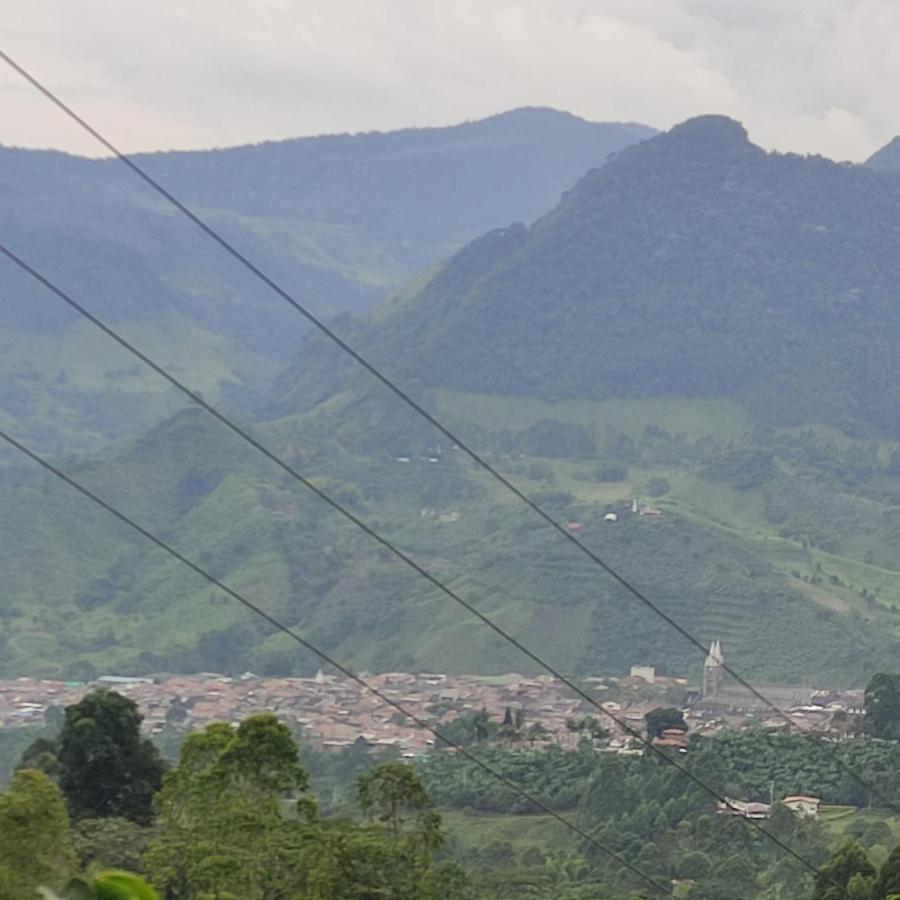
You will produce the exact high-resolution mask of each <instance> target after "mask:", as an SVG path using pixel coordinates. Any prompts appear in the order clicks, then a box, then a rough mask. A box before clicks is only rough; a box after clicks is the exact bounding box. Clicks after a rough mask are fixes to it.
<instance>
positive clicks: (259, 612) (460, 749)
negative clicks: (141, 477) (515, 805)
mask: <svg viewBox="0 0 900 900" xmlns="http://www.w3.org/2000/svg"><path fill="white" fill-rule="evenodd" d="M0 438H2V439H3V440H4V441H6V442H7V443H8V444H10V445H11V446H12V447H14V448H15V449H16V450H18V451H20V452H21V453H23V454H25V456H27V457H29V458H30V459H31V460H32V461H33V462H35V463H37V464H38V465H39V466H42V467H43V468H44V469H46V470H47V471H48V472H50V473H52V474H53V475H55V476H56V477H57V478H60V479H61V480H62V481H64V482H65V483H66V484H68V485H69V486H70V487H72V488H74V489H75V490H76V491H78V492H79V493H80V494H82V495H83V496H85V497H87V498H88V499H89V500H92V501H93V502H94V503H95V504H97V505H98V506H100V507H102V508H103V509H104V510H106V511H107V512H108V513H110V514H111V515H113V516H115V517H116V518H117V519H118V520H119V521H120V522H123V523H124V524H126V525H128V526H129V528H132V529H133V530H134V531H136V532H137V533H138V534H140V535H141V536H143V537H145V538H146V539H147V540H148V541H150V542H151V543H153V544H155V545H156V546H157V547H159V548H160V549H161V550H164V551H165V552H166V553H168V554H169V555H170V556H172V557H174V558H175V559H176V560H178V562H180V563H182V564H183V565H185V566H187V567H188V568H189V569H190V570H191V571H193V572H195V573H196V574H197V575H200V576H201V577H203V578H205V579H206V580H207V581H208V582H209V583H210V584H212V585H215V587H217V588H219V590H221V591H224V592H225V593H226V594H228V595H229V596H230V597H232V598H233V599H235V600H237V601H238V603H240V604H242V605H243V606H244V607H246V608H247V609H249V610H250V611H251V612H252V613H253V614H254V615H256V616H259V617H260V618H262V619H264V620H265V621H266V622H268V623H269V624H270V625H272V626H273V627H274V628H277V629H278V630H279V631H280V632H282V633H283V634H285V635H287V636H288V637H289V638H290V639H291V640H293V641H295V642H296V643H297V644H299V645H300V646H301V647H303V648H304V649H305V650H308V651H309V652H310V653H313V654H315V655H316V656H318V657H319V659H321V660H322V661H323V662H325V663H326V664H327V665H329V666H331V667H332V668H334V669H336V670H337V671H338V672H340V673H341V674H342V675H344V676H345V677H346V678H348V679H350V680H351V681H354V682H355V683H356V684H358V685H359V686H360V687H362V688H363V689H365V690H367V691H369V692H370V693H372V694H373V695H374V696H375V697H377V698H378V699H379V700H380V701H381V702H382V703H386V704H387V705H389V706H391V707H393V708H394V709H395V710H397V712H399V713H401V714H402V715H403V716H405V717H406V718H407V719H409V720H410V721H412V722H414V723H415V724H416V725H418V726H419V727H420V728H422V729H423V730H425V731H429V732H430V733H431V734H433V735H434V736H435V738H436V739H437V740H439V741H440V742H441V743H443V744H446V745H447V746H448V747H451V748H452V749H453V750H455V751H456V752H457V753H459V754H461V755H462V756H464V757H465V758H466V759H468V760H469V762H471V763H474V764H475V765H476V766H478V768H480V769H481V770H482V771H484V772H486V773H487V774H488V775H490V776H491V777H492V778H496V779H497V780H498V781H501V782H502V783H503V784H505V785H506V786H507V787H508V788H510V789H511V790H513V791H515V792H516V793H517V794H518V795H519V796H520V797H523V798H524V799H526V800H527V801H528V802H529V803H532V804H534V805H535V806H536V807H537V808H538V809H540V810H541V811H542V812H544V813H546V814H547V815H549V816H552V817H553V818H554V819H555V820H556V821H558V822H560V823H561V824H562V825H564V826H565V827H566V828H568V829H570V830H571V831H573V832H574V833H575V834H577V835H578V836H579V837H580V838H582V839H584V840H585V841H587V842H588V843H590V844H592V845H593V846H594V847H596V848H597V849H598V850H602V851H603V852H604V853H606V854H607V855H608V856H610V857H611V858H612V859H614V860H616V862H618V863H620V864H621V865H623V866H625V867H627V868H628V869H629V870H630V871H631V872H632V873H633V874H635V875H638V876H640V877H641V878H642V879H644V880H645V881H647V882H649V883H650V884H651V885H652V886H653V887H654V888H656V890H658V891H660V892H661V893H663V894H666V895H668V896H669V897H674V896H675V894H674V893H673V891H672V890H671V889H670V888H669V887H667V886H666V885H663V884H660V883H659V882H658V881H656V880H655V879H654V878H652V877H651V876H650V875H648V874H647V873H646V872H644V871H643V870H641V869H640V868H638V866H636V865H634V864H633V863H630V862H629V861H628V860H627V859H625V858H624V857H623V856H620V855H619V854H618V853H617V852H616V851H615V850H612V849H611V848H610V847H607V846H606V845H605V844H603V843H602V842H600V841H598V840H597V839H596V838H594V837H592V836H591V835H590V834H588V832H586V831H585V830H584V829H582V828H580V827H579V826H578V825H576V824H575V823H574V822H571V821H570V820H569V819H567V818H566V817H565V816H561V815H560V814H559V813H558V812H556V811H555V810H553V809H551V808H550V807H549V806H548V805H547V804H546V803H544V802H543V801H542V800H540V799H539V798H538V797H535V796H533V795H532V794H531V793H529V792H528V791H526V790H524V789H523V788H521V787H520V786H519V785H517V784H516V783H515V782H514V781H513V780H512V779H510V778H508V777H507V776H506V775H504V774H503V773H502V772H498V771H497V770H496V769H495V768H493V766H491V765H489V764H488V763H486V762H484V760H482V759H480V758H479V757H477V756H476V755H475V754H474V753H472V752H470V751H469V750H467V749H466V748H465V747H464V746H462V745H460V744H458V743H456V742H455V741H454V740H452V739H451V738H449V737H447V736H446V735H444V734H443V733H442V732H441V731H439V730H438V729H437V728H435V727H434V726H432V725H430V724H429V723H428V722H426V721H425V720H424V719H421V718H419V717H418V716H417V715H416V714H415V713H412V712H410V711H409V710H408V709H406V708H405V707H404V706H403V705H402V704H401V703H398V702H397V701H396V700H393V699H391V698H390V697H389V696H388V695H387V694H385V693H384V692H383V691H381V690H380V689H379V688H377V687H375V686H374V685H372V684H370V683H369V682H368V681H366V680H365V679H364V678H363V677H362V676H360V675H357V674H356V673H355V672H354V671H353V670H352V669H349V668H347V667H346V666H344V665H343V664H342V663H340V662H338V661H337V660H336V659H334V658H333V657H332V656H330V655H329V654H328V653H326V652H325V651H324V650H321V649H320V648H319V647H317V646H316V645H315V644H313V643H312V642H311V641H308V640H307V639H306V638H304V637H302V636H301V635H300V634H298V633H297V632H296V631H294V630H293V629H292V628H289V627H288V626H287V625H284V624H283V623H282V622H280V621H279V620H278V619H276V618H275V617H274V616H272V615H271V614H270V613H267V612H266V611H265V610H264V609H262V607H260V606H257V604H256V603H254V602H253V601H252V600H248V599H247V598H246V597H245V596H244V595H243V594H241V593H240V592H238V591H236V590H235V589H234V588H231V587H229V586H228V585H227V584H225V583H224V582H223V581H221V580H219V579H218V578H216V577H215V576H214V575H212V574H210V573H209V572H207V571H206V569H204V568H203V567H202V566H199V565H198V564H197V563H195V562H193V561H191V560H190V559H188V558H187V557H186V556H184V555H183V554H181V553H179V551H178V550H176V549H175V548H174V547H172V546H171V545H170V544H168V543H166V542H165V541H164V540H162V539H161V538H159V537H157V536H156V535H155V534H153V533H152V532H150V531H148V530H147V529H146V528H144V527H143V526H141V525H139V524H138V523H137V522H135V521H134V520H133V519H131V518H130V517H129V516H127V515H125V513H123V512H121V511H120V510H118V509H117V508H116V507H115V506H113V505H112V504H111V503H108V502H107V501H106V500H104V499H103V498H102V497H100V496H98V495H97V494H95V493H94V492H93V491H91V490H89V489H88V488H86V487H84V485H82V484H80V483H79V482H77V481H76V480H75V479H74V478H71V477H70V476H69V475H66V473H65V472H63V471H62V470H60V469H58V468H57V467H56V466H54V465H53V464H52V463H50V462H48V461H47V460H45V459H44V458H43V457H41V456H39V455H38V454H37V453H35V452H34V451H32V450H30V449H29V448H28V447H26V446H25V445H24V444H22V443H20V442H19V441H17V440H16V439H15V438H14V437H12V436H11V435H9V434H7V433H6V432H5V431H2V430H0Z"/></svg>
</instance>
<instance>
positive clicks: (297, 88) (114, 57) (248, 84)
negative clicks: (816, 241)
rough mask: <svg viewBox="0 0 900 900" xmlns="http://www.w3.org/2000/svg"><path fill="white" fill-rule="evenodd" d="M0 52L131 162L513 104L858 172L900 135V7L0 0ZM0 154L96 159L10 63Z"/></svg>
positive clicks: (812, 1) (626, 0)
mask: <svg viewBox="0 0 900 900" xmlns="http://www.w3.org/2000/svg"><path fill="white" fill-rule="evenodd" d="M0 22H3V25H2V26H0V46H2V48H3V49H4V51H5V52H6V53H8V54H9V55H10V56H12V57H13V58H14V59H16V61H17V62H19V63H20V64H22V65H23V66H25V67H26V68H28V69H29V70H30V71H31V72H32V73H33V74H34V75H35V76H36V77H38V78H39V79H40V80H43V81H45V83H47V85H48V86H49V87H51V88H52V89H53V90H54V91H57V92H58V93H59V94H60V96H61V97H62V98H63V99H64V100H65V101H66V102H68V103H70V104H71V105H73V106H74V107H76V109H77V110H78V111H79V112H80V113H81V114H82V115H83V116H84V117H85V118H87V119H88V120H89V121H90V122H91V123H92V124H94V125H95V126H97V127H98V128H99V129H100V130H101V131H104V132H105V133H107V136H108V137H109V138H110V139H111V140H112V141H113V142H114V143H116V144H118V145H119V146H120V148H121V149H123V150H125V151H126V152H133V151H137V150H164V149H174V148H177V149H187V148H205V147H216V146H219V147H221V146H229V145H234V144H243V143H253V142H258V141H262V140H270V139H280V138H287V137H298V136H303V135H311V134H322V133H333V132H358V131H372V130H380V131H387V130H390V129H394V128H401V127H408V126H426V125H445V124H453V123H456V122H461V121H465V120H467V119H478V118H483V117H485V116H489V115H492V114H494V113H497V112H501V111H503V110H507V109H512V108H514V107H519V106H552V107H555V108H557V109H564V110H568V111H570V112H573V113H576V114H577V115H580V116H583V117H584V118H586V119H591V120H594V121H632V122H642V123H645V124H648V125H653V126H655V127H657V128H668V127H670V126H672V125H674V124H676V123H678V122H680V121H683V120H684V119H687V118H689V117H691V116H694V115H699V114H702V113H722V114H725V115H729V116H732V117H733V118H736V119H739V120H740V121H742V122H743V123H744V125H745V126H746V127H747V129H748V131H749V132H750V137H751V139H752V140H753V141H754V142H755V143H757V144H760V145H762V146H763V147H766V148H767V149H777V150H782V151H793V152H798V153H821V154H823V155H825V156H830V157H832V158H835V159H842V160H843V159H849V160H863V159H865V158H866V157H868V156H869V155H870V154H871V153H872V152H874V151H875V150H876V149H878V148H879V147H880V146H882V145H884V144H885V143H887V142H888V141H889V140H890V139H891V138H892V137H894V136H895V135H897V134H898V133H900V90H898V89H897V85H900V40H898V35H900V2H898V0H241V2H237V0H154V2H152V3H147V2H146V0H140V2H138V0H0ZM0 69H2V70H3V71H0V143H2V144H6V145H15V146H25V147H54V148H58V149H62V150H67V151H69V152H72V153H83V154H90V155H101V154H102V150H100V149H99V148H98V147H97V146H96V145H95V144H93V143H92V142H91V140H90V139H89V138H87V137H86V136H85V135H83V134H81V133H79V132H78V130H77V128H76V127H75V126H74V125H73V124H71V123H69V122H67V121H66V120H65V119H64V117H63V116H62V115H61V113H59V111H58V110H56V109H54V108H53V107H52V106H51V105H50V104H49V103H48V102H47V101H46V100H45V99H43V98H41V97H40V96H39V95H38V94H37V93H36V92H35V91H34V89H33V88H31V87H29V86H28V85H27V84H25V83H24V82H23V81H22V80H21V78H20V77H19V76H17V75H15V74H14V73H13V72H12V71H11V70H8V69H7V68H6V67H5V65H3V64H2V63H0Z"/></svg>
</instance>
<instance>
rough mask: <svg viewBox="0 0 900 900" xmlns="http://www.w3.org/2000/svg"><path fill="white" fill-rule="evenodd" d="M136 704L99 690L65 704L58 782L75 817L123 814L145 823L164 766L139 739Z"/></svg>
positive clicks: (139, 726) (151, 815)
mask: <svg viewBox="0 0 900 900" xmlns="http://www.w3.org/2000/svg"><path fill="white" fill-rule="evenodd" d="M142 720H143V717H142V716H141V714H140V712H138V708H137V704H136V703H135V702H134V701H133V700H131V699H129V698H128V697H123V696H122V695H121V694H117V693H116V692H115V691H95V692H93V693H91V694H88V695H87V696H86V697H84V698H83V699H82V700H81V701H80V702H79V703H76V704H74V705H73V706H68V707H66V717H65V722H64V724H63V729H62V732H61V733H60V736H59V750H58V753H57V758H58V760H59V785H60V787H61V788H62V790H63V793H64V794H65V795H66V798H67V800H68V801H69V809H70V811H71V813H72V815H73V816H76V817H82V816H100V817H103V816H121V817H122V818H125V819H131V820H132V821H133V822H138V823H140V824H147V823H149V822H150V821H151V819H152V817H153V795H154V794H155V793H156V791H158V790H159V788H160V785H161V783H162V775H163V771H164V770H165V764H164V762H163V760H162V759H161V757H160V755H159V752H158V751H157V749H156V747H154V746H153V744H152V743H151V742H150V741H149V740H144V739H143V738H142V737H141V731H140V728H141V721H142Z"/></svg>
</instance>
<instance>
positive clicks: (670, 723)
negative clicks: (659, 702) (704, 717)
mask: <svg viewBox="0 0 900 900" xmlns="http://www.w3.org/2000/svg"><path fill="white" fill-rule="evenodd" d="M644 721H645V722H646V723H647V738H648V740H652V739H653V738H656V737H659V736H660V735H661V734H662V733H663V732H664V731H665V730H666V729H667V728H681V729H683V730H684V731H687V723H686V722H685V721H684V714H683V713H682V712H681V710H680V709H675V708H674V707H668V708H665V709H664V708H659V709H652V710H650V712H648V713H647V715H645V716H644Z"/></svg>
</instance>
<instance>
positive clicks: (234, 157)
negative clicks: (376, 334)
mask: <svg viewBox="0 0 900 900" xmlns="http://www.w3.org/2000/svg"><path fill="white" fill-rule="evenodd" d="M652 133H653V130H652V129H649V128H646V127H644V126H640V125H619V124H598V123H592V122H587V121H585V120H583V119H580V118H578V117H576V116H573V115H570V114H567V113H562V112H557V111H555V110H550V109H520V110H514V111H512V112H508V113H504V114H502V115H498V116H494V117H493V118H490V119H486V120H484V121H481V122H471V123H466V124H463V125H458V126H453V127H448V128H431V129H408V130H405V131H399V132H391V133H386V134H375V133H373V134H359V135H335V136H326V137H317V138H303V139H297V140H288V141H279V142H273V143H266V144H260V145H255V146H247V147H236V148H231V149H223V150H210V151H202V152H196V153H184V152H177V153H156V154H149V155H138V156H136V157H135V161H136V162H137V163H138V164H139V165H140V166H142V167H143V168H144V169H145V170H146V171H147V172H148V173H149V174H151V175H152V176H154V177H155V178H157V179H159V180H160V181H161V182H162V183H163V184H164V185H166V186H167V187H169V188H171V189H172V190H173V191H174V192H175V193H176V194H177V195H179V196H180V197H181V198H182V199H183V200H184V201H185V202H187V203H189V204H190V205H191V206H193V207H194V208H195V209H196V210H197V211H198V212H199V213H200V214H201V215H202V216H203V217H204V218H205V219H206V220H207V221H209V222H210V223H211V224H212V225H213V226H214V227H215V228H217V229H219V230H220V231H221V233H222V234H224V235H225V236H226V237H227V238H228V239H229V240H230V241H232V242H233V243H234V244H235V245H236V246H237V247H238V248H239V249H240V250H242V251H243V252H245V253H246V254H248V255H249V256H251V257H252V258H254V259H255V260H256V261H257V262H258V263H259V264H260V265H261V266H262V268H264V269H265V270H266V271H267V272H268V273H269V274H270V275H271V276H272V277H273V278H275V279H276V280H277V281H278V282H279V283H280V284H282V285H283V286H284V287H285V288H286V289H288V290H289V291H291V292H293V293H295V294H296V295H297V296H298V297H299V298H301V299H302V301H303V302H304V303H306V304H307V305H308V306H309V307H310V308H311V309H312V310H313V311H314V312H315V313H316V314H318V315H320V316H324V317H329V316H332V315H335V314H336V313H339V312H361V311H365V310H368V309H370V308H372V307H373V306H374V305H375V304H377V303H378V302H379V301H381V300H383V299H384V298H385V297H387V296H388V295H389V294H390V293H392V292H393V291H395V290H396V289H397V288H398V287H399V286H400V285H402V284H404V283H406V282H407V281H408V280H409V279H410V278H412V277H414V276H415V275H417V274H418V273H419V272H421V271H424V270H427V269H428V267H430V266H432V265H435V264H437V263H439V262H440V261H441V260H442V259H443V258H444V257H445V256H446V255H447V254H448V253H451V252H452V251H453V250H455V249H457V248H458V247H460V246H462V245H463V244H464V243H466V242H467V241H468V240H470V239H472V238H473V237H475V236H477V235H478V234H480V233H481V232H482V231H484V230H485V229H488V228H491V227H495V226H498V225H504V224H506V223H507V222H509V221H511V220H522V221H530V220H531V219H533V218H535V217H537V216H538V215H540V214H541V213H543V212H544V210H545V209H546V208H547V207H548V206H549V205H551V204H552V203H553V202H555V200H556V198H557V197H558V195H559V194H560V192H561V191H562V190H563V189H564V188H565V187H567V186H568V185H569V184H571V182H572V181H574V180H575V179H576V178H577V177H578V176H579V175H580V174H582V173H583V172H584V171H585V170H586V169H587V168H589V167H591V166H595V165H601V164H602V163H603V162H604V161H605V159H606V157H607V156H609V155H610V154H613V153H615V152H617V151H618V150H621V149H622V148H623V147H625V146H626V145H628V144H630V143H633V142H634V141H637V140H640V139H641V138H644V137H647V136H648V135H650V134H652ZM0 198H2V202H3V206H4V224H3V228H2V240H3V241H4V243H5V244H6V245H7V246H9V248H10V249H11V250H13V251H14V252H17V253H20V254H21V255H22V256H23V257H25V258H26V260H27V261H28V262H30V263H32V264H34V265H35V266H37V267H38V268H39V269H41V271H42V272H43V273H44V274H45V275H46V276H47V277H49V278H50V279H51V280H53V281H55V282H56V283H58V284H59V286H61V287H62V288H63V289H64V290H67V291H69V292H70V293H71V294H73V295H74V296H75V298H76V299H78V300H80V301H81V302H83V303H84V304H85V305H86V306H88V307H89V308H90V309H92V310H93V311H95V312H97V313H98V314H101V315H103V316H106V317H108V318H109V319H110V320H111V321H113V322H115V324H116V325H117V326H118V327H120V328H121V329H122V330H123V332H125V333H126V335H128V336H131V337H134V338H140V340H141V341H142V342H143V343H144V345H145V346H147V347H152V348H153V349H154V350H155V352H156V353H157V354H158V355H160V356H161V357H162V359H163V360H164V361H165V362H166V364H167V365H170V366H172V367H173V368H175V369H176V370H177V371H180V372H182V373H183V374H188V373H190V374H191V377H192V379H193V386H195V387H196V388H197V389H200V390H202V391H203V393H204V394H205V395H207V396H211V397H220V396H221V397H222V398H227V399H228V400H229V401H230V402H233V403H235V404H236V405H237V406H238V407H240V408H242V409H252V408H253V406H254V405H255V404H257V403H258V402H259V393H260V392H261V391H264V390H265V387H266V385H267V384H268V383H269V382H270V380H271V378H272V377H273V376H274V375H275V374H276V373H277V372H278V371H279V370H280V368H281V367H282V365H283V364H284V363H285V362H286V361H287V360H288V359H289V358H290V354H291V353H292V352H293V351H295V350H296V346H297V341H298V336H299V334H300V332H301V331H302V328H300V327H298V326H299V324H300V323H299V320H297V319H295V318H293V317H292V316H291V315H290V314H289V313H288V312H287V311H286V307H284V306H283V304H282V303H281V301H280V300H278V299H277V298H275V297H274V296H273V295H272V294H271V293H270V292H268V291H267V290H266V289H263V288H261V286H260V285H259V283H258V282H257V281H255V280H254V279H253V278H251V277H249V276H248V274H247V272H246V271H245V270H244V269H242V268H241V267H240V266H239V265H238V264H237V263H236V262H235V261H234V260H231V259H229V258H228V257H227V256H223V254H222V252H221V250H220V248H218V247H216V246H215V244H213V243H212V242H211V241H210V240H209V239H208V238H206V237H205V236H204V235H202V234H201V233H200V232H199V231H197V229H196V228H195V227H194V226H193V225H192V224H191V223H189V222H187V221H186V220H185V219H183V218H182V217H181V216H180V215H178V214H176V213H175V212H174V210H173V209H172V208H171V207H168V206H167V205H166V204H165V202H164V201H162V200H161V199H160V197H159V196H158V195H156V194H154V193H153V192H152V191H151V190H150V189H149V188H148V187H147V185H145V184H143V183H142V182H141V181H140V179H137V178H135V177H134V175H133V174H132V173H131V172H129V171H128V170H127V169H126V168H125V167H124V166H122V165H121V163H119V162H118V161H116V160H109V159H107V160H90V159H82V158H77V157H72V156H67V155H65V154H62V153H57V152H38V151H31V150H19V149H14V148H0ZM4 266H5V268H6V269H7V274H6V275H5V276H4V286H5V289H4V292H3V293H4V304H5V310H6V320H5V326H4V328H3V332H2V337H0V358H2V361H3V362H2V366H3V376H4V377H3V379H2V387H0V419H2V420H3V421H5V422H6V423H8V424H11V423H13V422H14V423H15V424H17V425H18V426H19V427H20V428H22V427H23V426H24V433H25V434H27V435H28V436H29V437H30V438H31V439H32V440H33V441H36V442H37V444H38V445H39V446H41V447H42V448H44V449H54V450H60V449H62V448H63V447H66V448H69V449H76V450H83V449H90V448H93V449H100V448H102V447H104V446H106V445H108V443H109V441H111V440H116V439H118V438H122V437H126V436H134V435H136V434H138V433H139V432H140V431H141V430H143V429H144V428H146V427H148V426H149V425H150V424H152V423H153V422H155V421H157V420H158V419H159V418H160V417H161V416H162V415H165V414H167V413H171V412H173V411H174V409H175V407H173V406H172V405H171V403H169V402H168V400H167V398H166V397H164V396H162V395H161V394H160V391H159V390H158V388H157V386H156V384H155V382H154V381H153V380H148V379H147V378H145V377H144V376H143V375H142V373H141V372H140V371H139V370H138V371H136V370H135V369H134V366H133V363H132V362H131V361H129V359H128V358H127V357H126V356H121V357H117V356H116V354H115V352H109V351H108V350H106V348H103V347H102V343H101V344H98V342H97V341H96V339H95V337H94V334H93V332H92V331H91V330H90V329H89V328H85V327H84V325H83V324H82V323H81V322H80V321H79V320H78V319H77V318H76V317H74V314H72V313H70V312H68V311H67V310H66V309H65V308H64V307H63V306H62V305H61V304H60V302H59V301H58V300H56V299H54V298H53V297H52V296H50V295H49V294H48V293H47V291H46V290H44V289H43V288H40V287H38V286H36V285H35V284H34V283H33V282H32V281H30V279H28V278H27V276H24V275H22V274H20V273H17V272H15V271H13V270H12V267H11V266H9V265H8V264H6V263H4ZM186 360H191V362H192V365H188V364H187V363H186ZM70 363H71V365H70Z"/></svg>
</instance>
